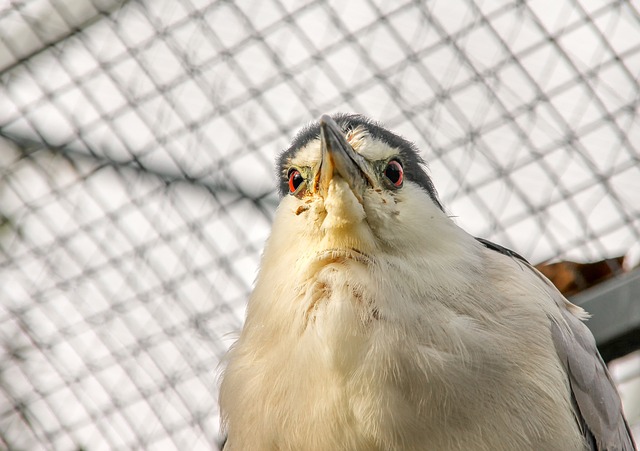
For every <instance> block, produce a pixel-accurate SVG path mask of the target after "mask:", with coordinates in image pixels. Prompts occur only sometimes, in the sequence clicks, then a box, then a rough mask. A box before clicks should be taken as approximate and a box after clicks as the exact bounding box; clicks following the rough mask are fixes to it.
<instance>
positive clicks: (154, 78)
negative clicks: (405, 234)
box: [0, 0, 640, 450]
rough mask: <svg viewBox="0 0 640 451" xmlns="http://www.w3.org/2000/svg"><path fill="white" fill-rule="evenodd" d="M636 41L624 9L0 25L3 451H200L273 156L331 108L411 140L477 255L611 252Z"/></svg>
mask: <svg viewBox="0 0 640 451" xmlns="http://www.w3.org/2000/svg"><path fill="white" fill-rule="evenodd" d="M639 31H640V16H639V14H638V11H637V5H636V4H635V3H633V2H627V1H587V0H584V1H578V0H563V1H557V0H556V1H551V0H539V1H535V2H522V1H510V2H486V1H480V0H478V1H473V0H467V1H464V2H446V1H443V0H440V1H430V2H418V1H411V0H406V1H398V2H379V1H374V0H347V1H341V2H337V1H324V0H308V1H305V2H294V1H284V0H267V1H256V0H254V1H243V2H233V1H214V0H178V1H176V0H171V1H169V0H154V1H150V0H140V1H128V2H126V1H121V0H59V1H55V2H54V1H52V0H23V1H18V0H17V1H12V2H9V3H6V4H4V5H0V77H1V78H0V137H1V138H2V139H3V141H2V142H1V143H0V168H1V169H0V170H1V172H0V287H2V288H1V289H0V292H1V293H2V302H1V303H0V344H1V345H2V346H1V347H0V448H7V449H91V450H93V449H163V450H164V449H211V448H212V447H215V444H216V440H217V439H218V421H219V420H218V410H217V382H216V378H217V371H218V367H219V362H220V359H221V358H222V356H223V355H224V353H225V351H226V349H227V348H228V346H229V344H230V343H231V342H232V341H233V333H235V332H237V331H238V330H239V328H240V327H241V324H242V318H243V311H244V304H245V302H246V298H247V296H248V293H249V292H250V290H251V284H252V282H253V278H254V276H255V274H256V271H257V265H258V260H259V254H260V252H261V249H262V246H263V243H264V240H265V239H266V237H267V235H268V232H269V226H270V222H271V219H272V216H273V211H274V208H275V206H276V204H277V198H276V196H275V190H274V186H275V185H274V176H273V160H274V158H275V156H276V155H277V153H278V152H279V151H280V150H281V149H283V148H285V147H286V145H287V142H288V140H289V139H290V138H291V137H292V136H293V134H294V133H295V131H296V130H297V129H298V128H299V127H300V126H302V125H304V124H305V123H306V122H307V121H309V120H312V119H315V118H317V117H318V116H319V115H320V114H322V113H325V112H335V111H354V112H359V113H363V114H366V115H368V116H370V117H373V118H374V119H378V120H381V121H382V122H383V123H385V124H386V126H387V127H388V128H390V129H393V130H395V131H397V132H398V133H401V134H403V135H404V136H405V137H407V138H408V139H410V140H412V141H415V142H416V144H417V145H418V147H419V148H421V149H423V152H424V157H425V159H426V161H428V163H429V165H430V169H431V173H432V175H433V178H434V181H435V184H436V186H437V187H438V189H439V191H440V194H441V197H442V199H443V202H444V204H445V205H446V207H447V208H448V210H449V212H450V213H451V214H452V215H454V216H456V220H457V222H458V223H459V224H460V225H461V226H463V227H464V228H466V229H467V230H468V231H469V232H471V233H474V234H475V235H479V236H483V237H486V238H489V239H492V240H494V241H496V242H499V243H501V244H503V245H505V246H508V247H511V248H514V250H517V251H518V252H519V253H520V254H523V255H525V256H526V257H528V258H529V259H531V260H532V261H534V262H537V261H543V260H549V259H574V260H578V261H590V260H597V259H604V258H610V257H616V256H621V255H624V254H625V253H627V252H628V251H629V249H630V248H632V247H633V245H635V244H636V243H638V242H640V196H638V193H640V165H639V159H640V128H639V127H638V119H637V110H638V103H639V97H640V96H639V93H640V89H639V84H638V74H639V73H640V32H639ZM636 362H637V360H636ZM633 374H636V373H633ZM628 379H629V378H627V379H625V384H626V385H625V387H627V388H625V391H629V390H630V391H631V392H633V387H632V388H631V389H628V387H629V386H630V385H629V384H633V383H634V382H633V380H631V381H629V380H628ZM632 379H633V378H632ZM638 393H640V388H638ZM631 396H633V394H632V395H631ZM639 420H640V413H638V419H636V420H635V421H636V423H635V424H636V426H635V427H636V428H637V427H638V426H637V425H638V424H640V421H639Z"/></svg>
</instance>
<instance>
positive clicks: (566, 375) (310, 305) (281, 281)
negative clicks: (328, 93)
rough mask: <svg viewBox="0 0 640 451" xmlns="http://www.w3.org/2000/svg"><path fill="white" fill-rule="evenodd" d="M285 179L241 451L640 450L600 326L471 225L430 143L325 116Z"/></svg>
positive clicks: (265, 258) (282, 161)
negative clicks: (593, 328) (444, 184)
mask: <svg viewBox="0 0 640 451" xmlns="http://www.w3.org/2000/svg"><path fill="white" fill-rule="evenodd" d="M276 172H277V183H278V192H279V198H280V202H279V205H278V207H277V209H276V212H275V215H274V220H273V225H272V230H271V233H270V236H269V238H268V239H267V242H266V244H265V248H264V252H263V254H262V257H261V262H260V268H259V270H258V274H257V278H256V281H255V284H254V289H253V291H252V293H251V295H250V296H249V301H248V304H247V310H246V318H245V322H244V326H243V328H242V330H241V332H240V334H239V336H238V337H237V340H236V341H235V342H234V344H233V345H232V346H231V347H230V349H229V351H228V353H227V355H226V356H225V358H224V363H223V369H222V371H221V376H220V392H219V404H220V412H221V428H222V431H223V433H224V434H225V436H226V443H225V448H224V449H225V450H227V451H237V450H437V451H449V450H450V451H458V450H492V451H496V450H510V451H512V450H536V451H541V450H554V451H555V450H562V451H568V450H581V451H584V450H599V451H603V450H609V451H613V450H619V451H631V450H634V449H635V445H634V442H633V438H632V436H631V432H630V429H629V426H628V423H627V421H626V419H625V417H624V414H623V410H622V404H621V400H620V397H619V395H618V393H617V390H616V387H615V385H614V382H613V381H612V378H611V376H610V374H609V372H608V370H607V366H606V365H605V363H604V362H603V360H602V358H601V357H600V355H599V353H598V350H597V348H596V344H595V340H594V338H593V335H592V334H591V333H590V331H589V329H588V328H587V327H586V325H585V324H584V320H585V319H587V316H588V315H587V314H586V313H585V312H584V310H583V309H581V308H580V307H578V306H576V305H574V304H572V303H570V302H569V301H568V300H567V299H566V298H565V297H563V296H562V295H561V294H560V293H559V292H558V290H557V289H556V288H555V287H554V286H553V285H552V284H551V283H550V282H549V280H548V279H546V278H545V277H544V276H543V275H542V274H541V273H540V272H538V271H537V270H536V269H535V268H534V267H533V266H532V265H530V264H529V263H528V262H527V260H526V259H525V258H523V257H522V256H520V255H519V254H518V253H516V252H514V251H511V250H509V249H507V248H505V247H503V246H500V245H498V244H495V243H493V242H491V241H488V240H486V239H483V238H477V237H474V236H473V235H471V234H469V233H467V232H466V231H464V230H463V229H462V228H461V227H459V226H458V225H457V224H456V223H455V222H454V219H452V217H451V215H449V214H448V213H447V211H446V209H445V208H444V206H443V204H442V203H441V201H440V199H439V197H438V193H437V191H436V189H435V187H434V183H433V181H432V179H431V177H430V175H429V172H428V169H427V167H426V164H425V162H424V160H423V159H422V157H421V156H420V152H419V150H418V148H417V146H416V145H415V144H413V143H412V142H411V141H409V140H407V139H406V138H404V137H402V136H400V135H398V134H396V133H394V132H392V131H390V130H387V129H386V128H385V127H384V126H383V125H382V124H381V123H379V122H376V121H374V120H372V119H369V118H367V117H365V116H363V115H359V114H346V113H338V114H333V115H327V114H325V115H322V116H321V117H320V119H319V120H317V121H314V122H312V123H310V124H309V125H307V126H306V127H304V128H303V129H302V130H301V131H300V132H298V134H297V135H296V136H295V137H294V138H293V140H292V142H291V145H290V146H289V147H288V148H287V149H285V150H284V151H283V152H282V153H281V154H280V156H279V157H278V159H277V170H276Z"/></svg>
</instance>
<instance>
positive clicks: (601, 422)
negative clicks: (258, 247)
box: [551, 294, 635, 451]
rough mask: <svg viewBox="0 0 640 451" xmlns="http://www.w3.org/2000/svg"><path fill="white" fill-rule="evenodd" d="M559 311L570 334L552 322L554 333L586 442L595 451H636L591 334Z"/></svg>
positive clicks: (612, 384) (569, 314)
mask: <svg viewBox="0 0 640 451" xmlns="http://www.w3.org/2000/svg"><path fill="white" fill-rule="evenodd" d="M558 295H559V296H560V294H558ZM560 307H561V311H562V316H563V317H564V320H565V321H566V324H567V326H568V328H569V330H568V331H563V330H562V326H561V325H559V324H557V323H555V322H554V321H551V331H552V334H553V341H554V344H555V347H556V352H557V353H558V357H559V358H560V360H561V361H562V363H563V364H564V366H565V368H566V370H567V377H568V379H569V385H570V387H571V391H572V397H573V401H574V410H575V413H576V418H577V420H578V422H579V423H580V425H581V427H582V432H583V434H584V435H585V438H586V439H587V442H590V445H591V449H592V450H594V451H605V450H606V451H614V450H617V451H633V450H635V446H634V444H633V439H632V438H631V432H630V431H629V425H628V424H627V421H626V420H625V418H624V415H623V413H622V405H621V403H620V397H619V395H618V392H617V390H616V387H615V385H614V383H613V380H612V379H611V375H610V374H609V371H608V370H607V366H606V365H605V363H604V362H603V361H602V357H600V353H599V352H598V349H597V348H596V343H595V340H594V338H593V335H592V334H591V331H590V330H589V329H588V328H587V326H585V324H584V323H583V322H582V321H581V320H580V319H578V318H577V317H576V316H574V315H573V313H571V312H570V311H569V310H568V309H567V308H564V307H563V306H562V305H561V306H560Z"/></svg>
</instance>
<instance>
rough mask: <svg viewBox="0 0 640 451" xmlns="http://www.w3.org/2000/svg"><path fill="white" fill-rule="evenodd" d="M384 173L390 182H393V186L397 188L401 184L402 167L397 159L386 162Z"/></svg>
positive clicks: (402, 177) (402, 176) (402, 178)
mask: <svg viewBox="0 0 640 451" xmlns="http://www.w3.org/2000/svg"><path fill="white" fill-rule="evenodd" d="M384 175H385V177H387V178H388V179H389V181H390V182H391V183H393V186H397V187H398V188H399V187H401V186H402V181H403V180H404V169H402V165H401V164H400V162H399V161H397V160H391V161H390V162H389V163H387V167H386V168H385V170H384Z"/></svg>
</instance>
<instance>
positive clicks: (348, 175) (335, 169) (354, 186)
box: [315, 114, 372, 202]
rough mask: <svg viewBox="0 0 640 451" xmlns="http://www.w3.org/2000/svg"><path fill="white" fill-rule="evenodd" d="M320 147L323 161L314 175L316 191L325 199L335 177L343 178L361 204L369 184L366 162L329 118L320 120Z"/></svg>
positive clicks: (324, 116) (369, 178) (370, 181)
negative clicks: (336, 175)
mask: <svg viewBox="0 0 640 451" xmlns="http://www.w3.org/2000/svg"><path fill="white" fill-rule="evenodd" d="M320 146H321V148H322V160H321V163H320V169H319V170H318V173H317V174H316V184H315V185H316V186H315V187H316V192H320V194H321V195H322V196H323V197H326V194H327V191H328V189H329V183H330V182H331V180H332V179H333V177H334V175H335V174H338V175H339V176H340V177H342V178H343V179H344V180H345V181H346V182H347V183H348V184H349V186H350V187H351V191H353V193H354V195H355V196H356V197H357V198H358V200H359V201H361V202H362V194H363V192H364V189H365V188H366V186H367V185H372V180H371V176H370V175H369V174H368V172H369V171H368V164H367V162H366V160H365V159H364V158H363V157H362V156H361V155H360V154H358V153H356V151H355V150H353V147H351V145H350V144H349V143H348V142H347V139H346V138H345V136H344V132H343V131H342V130H340V127H339V126H338V124H336V122H335V121H334V120H333V119H332V118H331V117H330V116H328V115H326V114H323V115H322V117H321V118H320Z"/></svg>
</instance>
